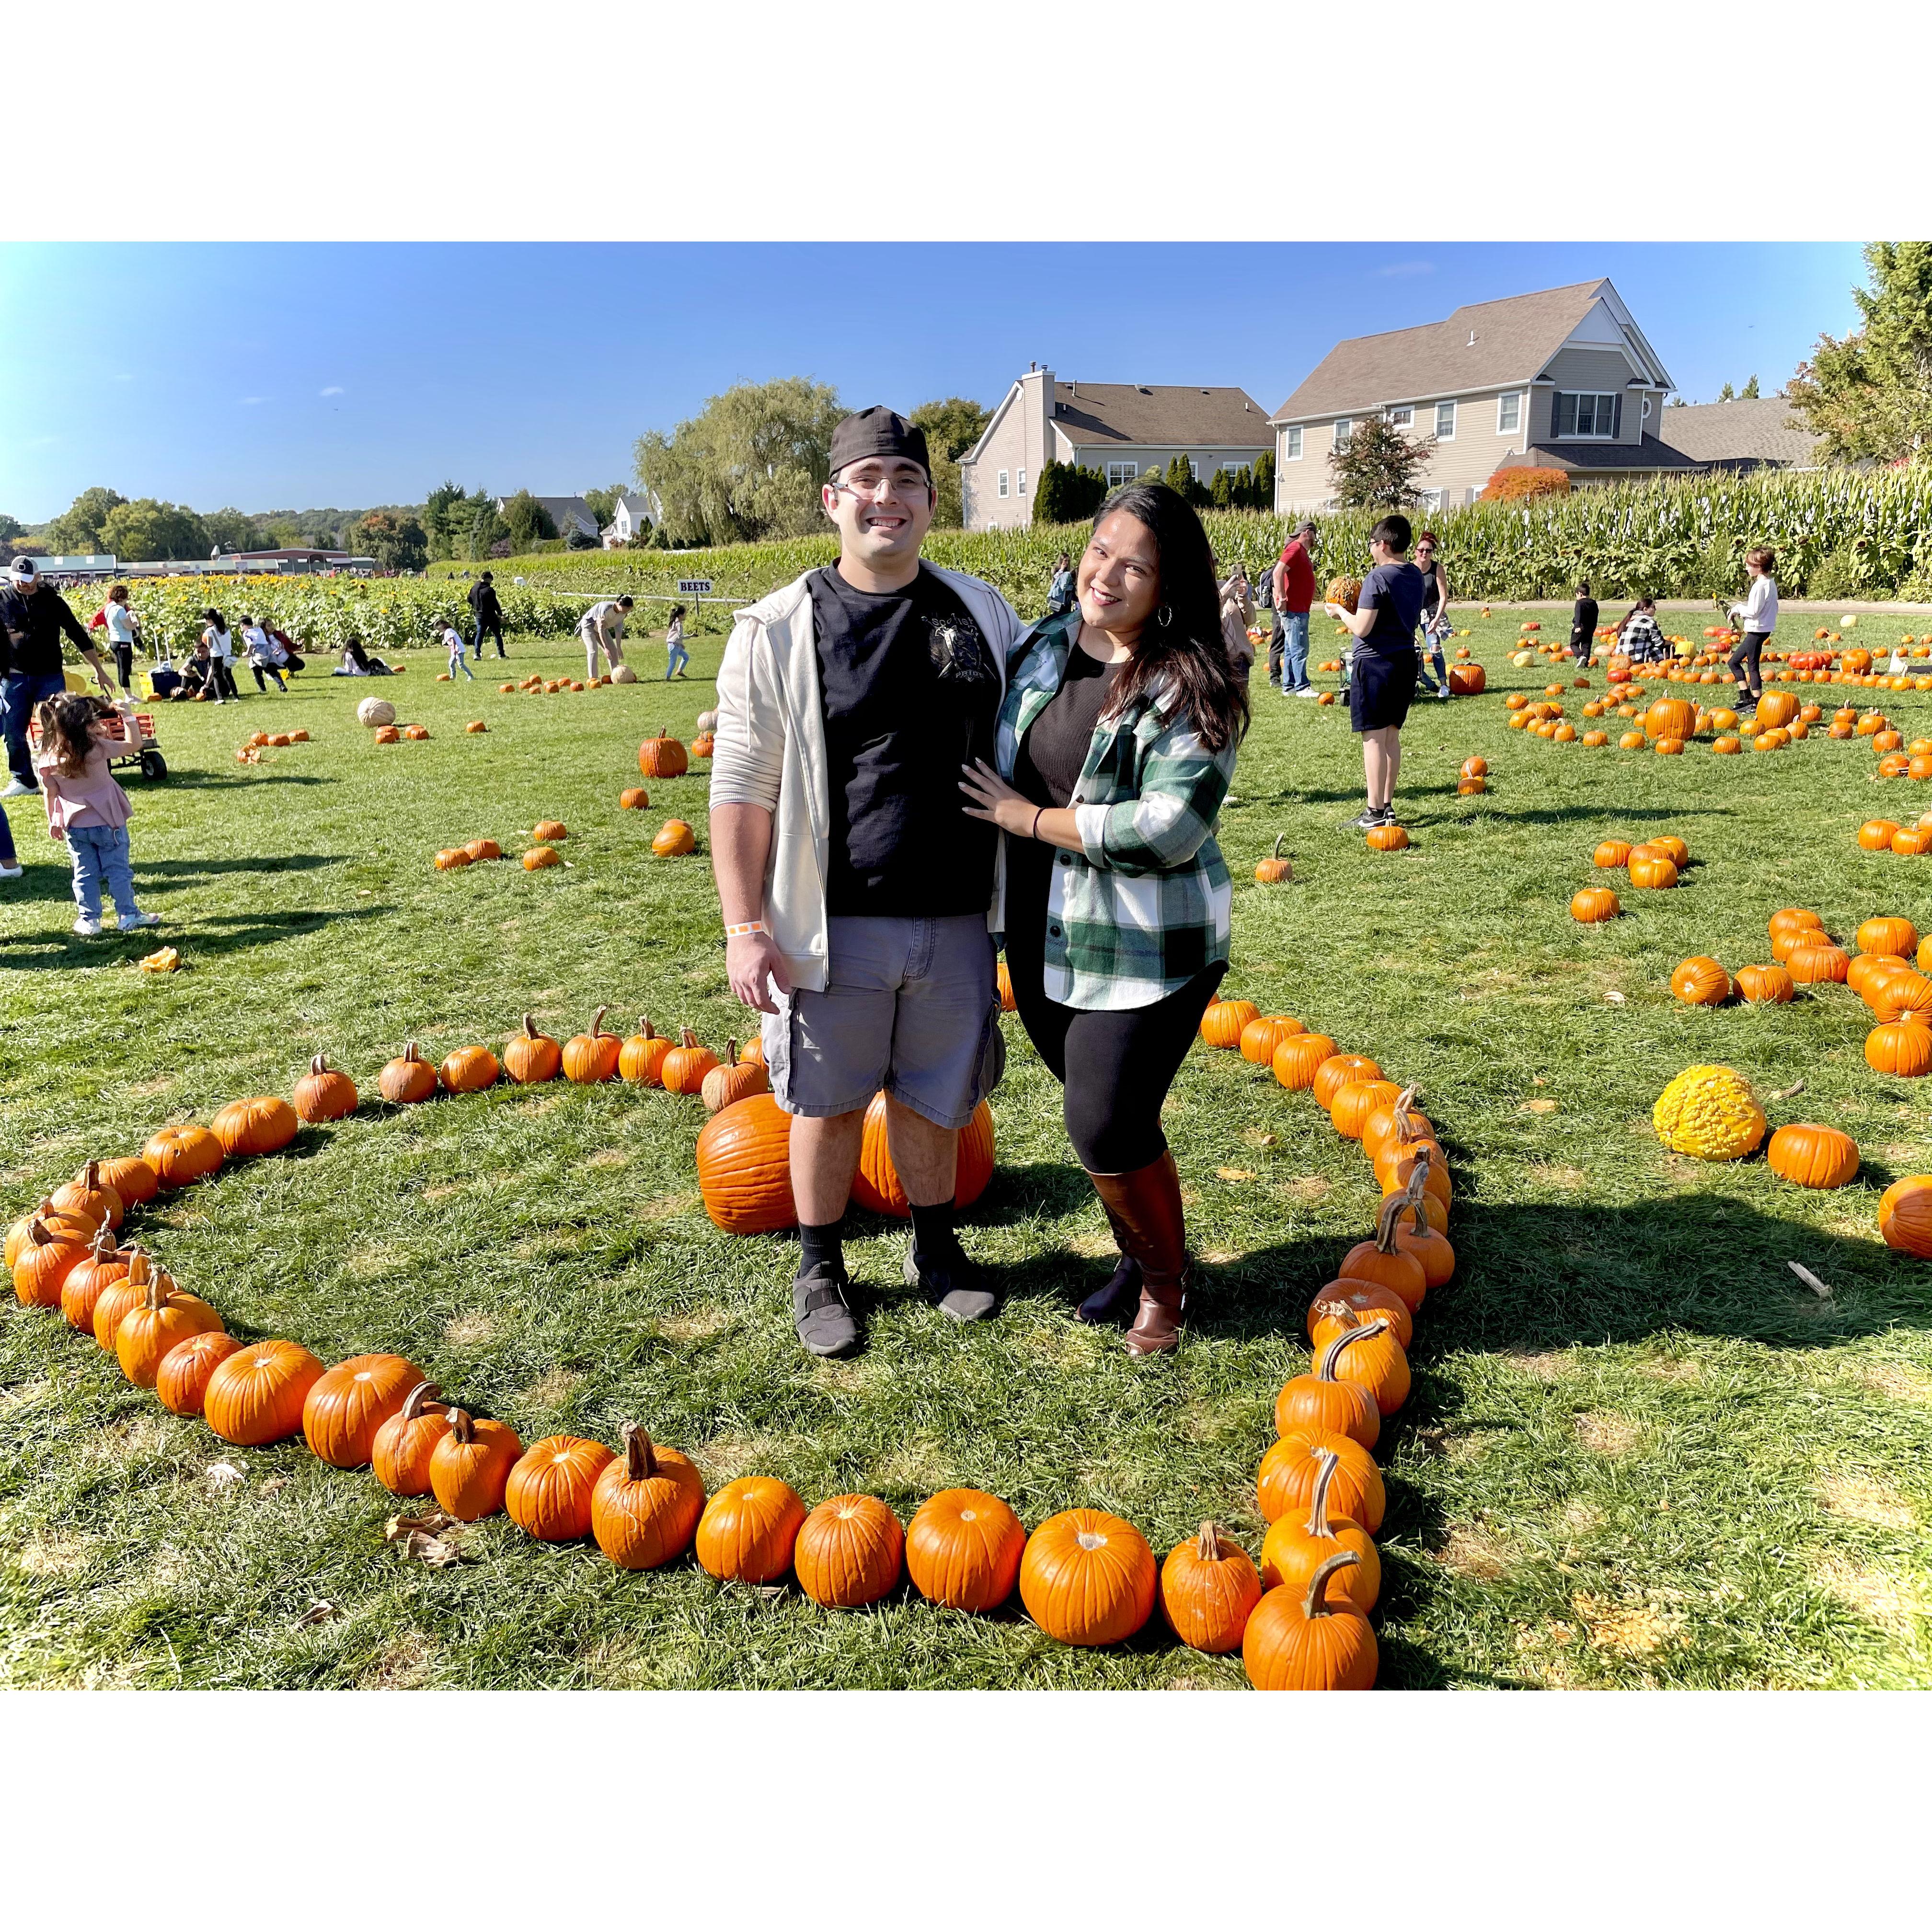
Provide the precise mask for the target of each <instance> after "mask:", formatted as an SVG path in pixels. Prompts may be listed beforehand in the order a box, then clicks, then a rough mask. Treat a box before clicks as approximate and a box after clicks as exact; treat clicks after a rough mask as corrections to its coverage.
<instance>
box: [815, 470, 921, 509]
mask: <svg viewBox="0 0 1932 1932" xmlns="http://www.w3.org/2000/svg"><path fill="white" fill-rule="evenodd" d="M832 488H833V489H835V490H844V492H845V493H846V494H847V496H862V497H865V498H868V499H870V500H871V502H874V503H878V502H883V501H884V500H885V499H886V497H887V496H907V497H910V496H924V495H926V493H928V492H929V491H930V490H931V489H932V484H931V482H930V481H929V480H928V479H927V478H926V477H925V476H923V475H921V474H920V473H919V472H918V471H916V470H914V471H911V472H908V473H907V474H906V475H902V476H872V475H866V476H853V477H848V478H847V479H846V480H845V481H843V482H838V483H834V484H832Z"/></svg>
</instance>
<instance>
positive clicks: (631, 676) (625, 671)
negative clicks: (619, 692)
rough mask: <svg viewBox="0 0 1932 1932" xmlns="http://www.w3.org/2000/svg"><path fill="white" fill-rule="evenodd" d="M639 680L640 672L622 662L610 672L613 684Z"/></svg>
mask: <svg viewBox="0 0 1932 1932" xmlns="http://www.w3.org/2000/svg"><path fill="white" fill-rule="evenodd" d="M610 682H612V683H613V684H635V683H636V682H637V673H636V672H635V671H634V670H632V669H631V667H630V666H629V665H628V664H619V666H618V667H617V668H616V670H613V672H612V673H610Z"/></svg>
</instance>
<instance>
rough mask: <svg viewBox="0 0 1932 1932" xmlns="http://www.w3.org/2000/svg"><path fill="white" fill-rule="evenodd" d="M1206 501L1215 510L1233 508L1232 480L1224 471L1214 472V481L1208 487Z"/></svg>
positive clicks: (1233, 481) (1233, 490)
mask: <svg viewBox="0 0 1932 1932" xmlns="http://www.w3.org/2000/svg"><path fill="white" fill-rule="evenodd" d="M1208 501H1209V502H1211V503H1212V504H1213V505H1214V507H1215V508H1216V509H1217V510H1232V508H1234V507H1235V479H1234V478H1233V477H1232V476H1231V475H1229V473H1228V472H1227V471H1226V470H1225V469H1217V470H1216V471H1215V472H1214V481H1213V482H1212V483H1211V484H1209V485H1208Z"/></svg>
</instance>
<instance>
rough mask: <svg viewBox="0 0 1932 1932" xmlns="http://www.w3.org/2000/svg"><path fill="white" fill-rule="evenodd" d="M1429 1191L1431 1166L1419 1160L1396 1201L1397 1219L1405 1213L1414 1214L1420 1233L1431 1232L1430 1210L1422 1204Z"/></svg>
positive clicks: (1418, 1233)
mask: <svg viewBox="0 0 1932 1932" xmlns="http://www.w3.org/2000/svg"><path fill="white" fill-rule="evenodd" d="M1428 1192H1429V1169H1428V1167H1427V1164H1426V1163H1424V1162H1421V1161H1418V1162H1417V1163H1416V1164H1415V1166H1414V1167H1412V1169H1410V1170H1409V1185H1408V1186H1407V1187H1405V1188H1404V1189H1403V1191H1402V1194H1401V1196H1400V1199H1398V1201H1397V1220H1400V1218H1401V1217H1402V1215H1403V1214H1414V1216H1415V1232H1416V1234H1417V1235H1426V1234H1427V1233H1428V1232H1429V1214H1428V1211H1427V1209H1426V1208H1424V1206H1423V1205H1422V1200H1423V1196H1424V1195H1425V1194H1427V1193H1428Z"/></svg>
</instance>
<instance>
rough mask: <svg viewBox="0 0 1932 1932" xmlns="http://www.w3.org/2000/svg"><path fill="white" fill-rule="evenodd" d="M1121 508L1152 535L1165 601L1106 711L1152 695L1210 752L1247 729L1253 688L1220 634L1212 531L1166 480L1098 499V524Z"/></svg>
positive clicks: (1116, 711) (1127, 486) (1131, 486)
mask: <svg viewBox="0 0 1932 1932" xmlns="http://www.w3.org/2000/svg"><path fill="white" fill-rule="evenodd" d="M1117 510H1118V511H1123V512H1124V513H1125V514H1127V515H1128V516H1130V517H1133V520H1135V522H1136V523H1139V524H1140V525H1142V526H1143V527H1144V528H1145V529H1146V530H1147V531H1148V534H1149V535H1151V536H1152V537H1153V538H1154V551H1155V553H1156V555H1157V556H1158V557H1159V559H1160V604H1159V605H1158V606H1157V607H1156V613H1155V616H1154V617H1153V618H1152V619H1150V620H1149V621H1148V624H1147V625H1146V626H1145V628H1143V629H1142V632H1141V634H1140V641H1139V643H1136V645H1135V646H1134V654H1133V658H1132V659H1131V660H1130V661H1129V662H1128V663H1127V665H1126V666H1125V667H1124V668H1123V670H1121V673H1120V676H1119V677H1118V679H1117V680H1116V682H1115V686H1114V694H1113V697H1112V700H1111V701H1110V702H1109V705H1108V707H1107V713H1106V715H1108V716H1109V717H1114V718H1117V717H1118V716H1119V715H1121V712H1124V710H1125V709H1127V706H1129V705H1130V704H1133V703H1136V701H1138V700H1151V701H1152V702H1154V703H1157V704H1159V705H1160V708H1161V709H1162V710H1163V712H1165V713H1166V715H1167V716H1168V717H1169V718H1175V717H1178V716H1180V715H1181V714H1182V713H1186V714H1187V716H1188V717H1189V718H1191V719H1192V720H1193V724H1194V728H1195V730H1196V732H1197V733H1199V735H1200V739H1201V742H1202V744H1204V745H1206V746H1207V748H1208V750H1209V751H1222V750H1224V749H1226V747H1227V746H1228V745H1231V744H1235V743H1237V742H1239V740H1240V739H1241V737H1242V736H1244V734H1245V733H1246V732H1247V728H1248V694H1247V692H1246V691H1244V690H1243V689H1242V688H1241V685H1240V684H1239V683H1238V682H1237V681H1236V679H1235V673H1234V667H1233V666H1232V664H1229V661H1228V646H1227V645H1226V643H1224V642H1223V639H1222V636H1221V589H1220V585H1219V584H1218V583H1217V582H1216V581H1215V578H1214V551H1213V550H1212V549H1211V547H1209V545H1208V532H1206V531H1205V530H1204V529H1202V527H1201V519H1200V518H1199V517H1198V516H1196V514H1195V513H1194V510H1193V506H1192V505H1190V503H1189V502H1187V499H1185V498H1184V497H1183V496H1181V494H1180V493H1179V492H1178V491H1177V490H1170V489H1169V487H1167V485H1166V484H1165V483H1128V484H1123V485H1122V486H1121V487H1120V488H1119V489H1118V490H1115V491H1114V493H1112V495H1111V496H1109V497H1108V499H1107V500H1106V502H1104V503H1103V504H1102V505H1100V514H1099V515H1098V516H1097V517H1095V518H1094V528H1095V529H1098V528H1099V527H1100V524H1101V523H1103V521H1104V520H1106V518H1107V517H1110V516H1112V514H1114V513H1115V511H1117ZM1163 612H1164V613H1166V618H1167V621H1166V622H1162V621H1161V613H1163Z"/></svg>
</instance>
